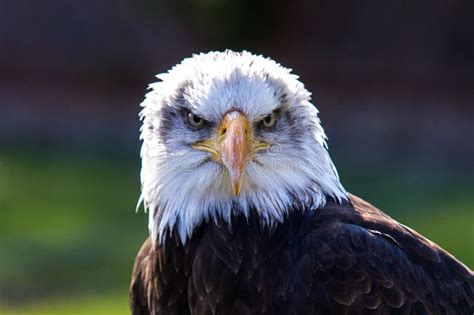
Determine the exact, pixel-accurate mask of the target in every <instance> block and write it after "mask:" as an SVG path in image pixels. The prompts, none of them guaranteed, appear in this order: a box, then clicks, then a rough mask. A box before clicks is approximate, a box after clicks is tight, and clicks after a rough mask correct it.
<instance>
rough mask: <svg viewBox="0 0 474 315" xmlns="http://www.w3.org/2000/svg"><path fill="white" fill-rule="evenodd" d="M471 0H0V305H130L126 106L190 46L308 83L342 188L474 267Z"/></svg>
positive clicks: (135, 149) (135, 231) (130, 172)
mask: <svg viewBox="0 0 474 315" xmlns="http://www.w3.org/2000/svg"><path fill="white" fill-rule="evenodd" d="M473 10H474V2H472V1H452V2H449V3H448V2H446V1H441V0H439V1H438V0H435V1H426V2H417V3H412V4H409V3H408V2H397V3H392V4H388V3H386V2H384V3H382V2H380V1H375V0H374V1H360V2H353V3H349V2H344V3H338V2H337V1H336V2H328V1H309V0H307V1H306V0H297V1H293V2H291V5H290V2H285V1H271V2H270V1H250V0H245V1H233V0H225V1H224V0H222V1H219V0H186V1H177V2H173V1H151V0H149V1H126V0H119V1H112V0H106V1H100V2H99V1H92V0H85V1H81V2H79V1H72V0H48V1H41V2H33V1H28V0H17V1H8V0H0V73H2V76H0V314H127V313H128V296H127V294H128V292H127V291H128V285H129V280H130V273H131V268H132V265H133V261H134V258H135V255H136V253H137V251H138V249H139V248H140V246H141V243H142V242H143V240H144V239H145V238H146V237H147V234H148V232H147V217H146V214H144V213H143V211H142V209H140V210H139V212H138V213H135V206H136V202H137V200H138V196H139V193H140V185H139V170H140V160H139V148H140V142H139V141H138V128H139V122H138V116H137V115H138V112H139V106H138V105H139V103H140V102H141V101H142V99H143V95H144V93H145V89H146V86H147V84H148V83H149V82H152V81H153V80H154V75H155V74H156V73H159V72H163V71H166V70H167V69H168V68H170V67H171V66H172V65H173V64H175V63H177V62H179V61H180V60H181V59H182V58H184V57H186V56H189V55H191V54H192V53H196V52H201V51H208V50H211V49H219V50H222V49H225V48H232V49H236V50H241V49H248V50H250V51H253V52H256V53H262V54H264V55H266V56H270V57H272V58H274V59H276V60H277V61H279V62H281V63H282V64H283V65H285V66H288V67H291V68H293V69H294V70H295V72H296V73H297V74H299V75H300V76H301V79H302V81H303V82H304V83H305V85H306V86H307V88H308V89H309V90H310V91H312V92H313V100H314V103H315V104H316V105H317V106H318V108H319V110H320V111H321V118H322V121H323V125H324V126H325V128H326V132H327V134H328V135H329V138H330V142H329V145H330V152H331V155H332V157H333V160H334V162H335V164H336V166H337V168H338V171H339V174H340V176H341V180H342V182H343V184H344V185H345V186H346V188H347V189H348V190H349V191H351V192H352V193H355V194H357V195H359V196H361V197H363V198H365V199H366V200H368V201H370V202H371V203H373V204H375V205H376V206H378V207H379V208H381V209H383V210H384V211H385V212H387V213H388V214H389V215H391V216H392V217H394V218H395V219H397V220H399V221H400V222H402V223H404V224H406V225H408V226H410V227H412V228H414V229H416V230H417V231H419V232H420V233H422V234H424V235H426V236H428V237H429V238H430V239H431V240H433V241H434V242H436V243H438V244H439V245H441V246H442V247H444V248H445V249H447V250H448V251H450V252H451V253H452V254H454V255H455V256H456V257H458V258H459V259H460V260H462V261H463V262H464V263H465V264H466V265H467V266H468V267H470V268H471V269H472V268H474V202H473V200H474V180H473V175H474V163H473V161H474V141H473V137H474V122H473V116H474V115H473V114H474V112H473V108H474V106H473V105H474V104H473V103H474V101H473V100H474V91H473V88H472V87H473V82H474V20H473V19H472V18H471V12H473Z"/></svg>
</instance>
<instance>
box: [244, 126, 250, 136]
mask: <svg viewBox="0 0 474 315" xmlns="http://www.w3.org/2000/svg"><path fill="white" fill-rule="evenodd" d="M244 134H245V135H246V136H248V135H249V130H248V129H247V128H244Z"/></svg>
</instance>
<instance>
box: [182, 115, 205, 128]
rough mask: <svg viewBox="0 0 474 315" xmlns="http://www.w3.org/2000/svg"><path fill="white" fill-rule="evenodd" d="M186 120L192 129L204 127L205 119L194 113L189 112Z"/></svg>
mask: <svg viewBox="0 0 474 315" xmlns="http://www.w3.org/2000/svg"><path fill="white" fill-rule="evenodd" d="M186 118H187V121H188V123H189V125H190V126H191V127H194V128H201V127H202V126H204V119H202V117H200V116H198V115H196V114H194V113H192V112H188V114H187V115H186Z"/></svg>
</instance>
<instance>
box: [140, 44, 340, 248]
mask: <svg viewBox="0 0 474 315" xmlns="http://www.w3.org/2000/svg"><path fill="white" fill-rule="evenodd" d="M157 78H158V79H159V80H160V81H159V82H155V83H152V84H150V89H151V91H150V92H149V93H148V94H147V95H146V97H145V100H144V101H143V103H142V104H141V105H142V107H143V110H142V111H141V114H140V117H141V119H142V121H143V125H142V127H141V139H142V140H143V145H142V149H141V158H142V169H141V184H142V196H141V200H143V202H144V205H145V209H148V210H149V229H150V233H151V236H152V240H153V241H155V242H156V241H162V240H163V239H164V238H165V237H166V235H167V233H170V232H171V231H173V230H176V231H177V232H178V233H179V236H180V238H181V241H182V242H183V243H184V242H185V241H186V240H187V239H188V238H189V237H190V236H191V235H192V233H193V230H194V229H195V228H196V227H197V226H199V225H200V224H201V223H202V222H203V221H208V220H214V221H217V220H224V221H226V222H229V223H231V219H232V216H234V215H245V216H248V215H249V214H250V213H251V212H252V211H255V212H256V213H257V214H258V217H259V218H260V219H261V221H262V224H264V225H272V224H277V223H278V222H282V221H283V220H284V219H285V214H287V213H288V212H289V211H298V210H299V211H311V210H314V209H316V208H318V207H319V206H321V205H323V204H324V203H325V201H326V198H327V197H328V196H329V197H331V198H334V199H336V200H342V199H346V198H347V194H346V192H345V190H344V188H343V187H342V185H341V184H340V182H339V178H338V175H337V172H336V169H335V168H334V165H333V163H332V161H331V158H330V156H329V154H328V152H327V146H326V135H325V133H324V130H323V128H322V126H321V124H320V120H319V118H318V110H317V109H316V107H315V106H314V105H313V104H311V103H310V93H309V92H308V91H307V90H306V89H305V88H304V85H303V84H302V83H301V82H300V81H299V80H298V77H297V76H296V75H294V74H291V70H290V69H287V68H284V67H282V66H281V65H279V64H278V63H276V62H275V61H273V60H271V59H269V58H264V57H262V56H257V55H253V54H251V53H249V52H245V51H244V52H233V51H225V52H209V53H207V54H199V55H194V56H192V57H191V58H187V59H184V60H183V61H182V62H181V63H180V64H178V65H176V66H175V67H173V68H172V69H171V70H170V71H169V72H167V73H163V74H159V75H157Z"/></svg>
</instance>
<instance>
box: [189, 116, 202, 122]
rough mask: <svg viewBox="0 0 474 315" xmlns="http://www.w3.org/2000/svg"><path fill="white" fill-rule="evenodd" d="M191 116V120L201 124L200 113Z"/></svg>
mask: <svg viewBox="0 0 474 315" xmlns="http://www.w3.org/2000/svg"><path fill="white" fill-rule="evenodd" d="M189 116H190V117H189V118H191V121H192V122H193V123H194V124H199V123H200V122H201V117H199V116H198V115H194V114H191V113H190V114H189Z"/></svg>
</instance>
